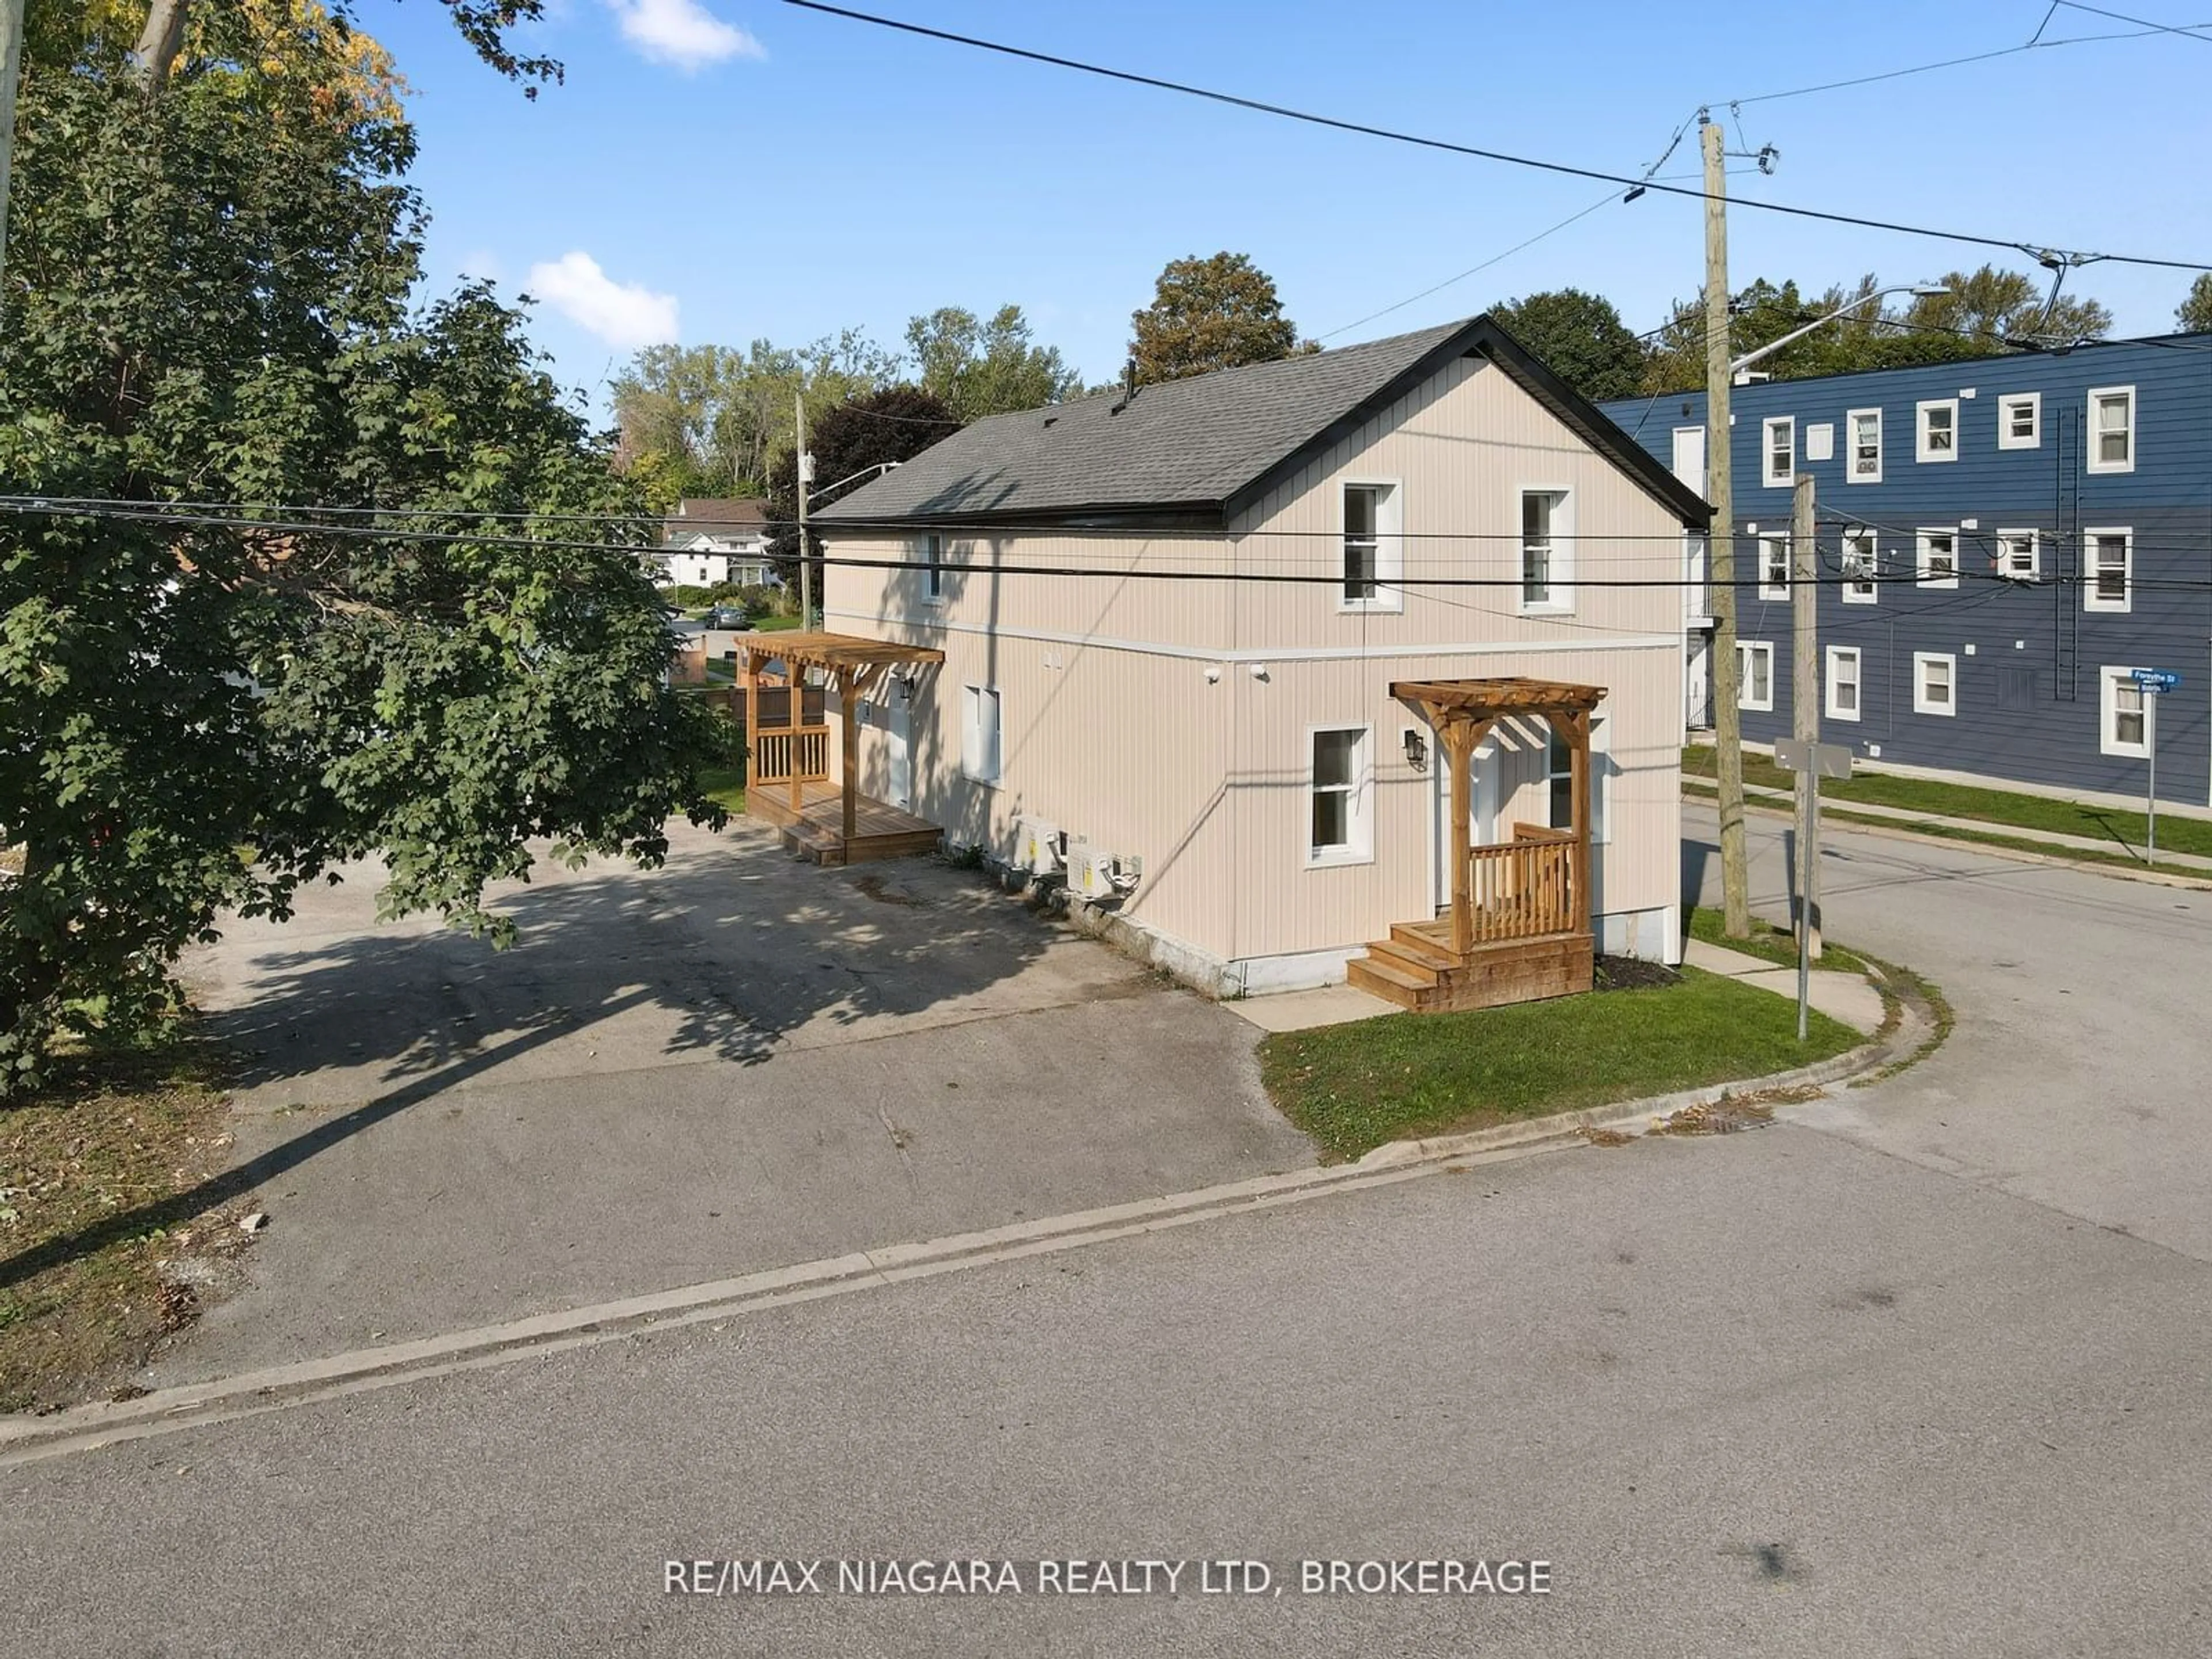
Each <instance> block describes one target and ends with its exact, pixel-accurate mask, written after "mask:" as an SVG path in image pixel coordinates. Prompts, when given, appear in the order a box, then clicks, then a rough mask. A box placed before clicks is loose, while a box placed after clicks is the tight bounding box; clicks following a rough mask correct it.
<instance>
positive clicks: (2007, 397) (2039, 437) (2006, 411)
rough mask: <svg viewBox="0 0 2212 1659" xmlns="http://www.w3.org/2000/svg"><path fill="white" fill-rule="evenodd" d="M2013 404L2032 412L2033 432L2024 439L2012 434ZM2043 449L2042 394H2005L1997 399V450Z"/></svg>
mask: <svg viewBox="0 0 2212 1659" xmlns="http://www.w3.org/2000/svg"><path fill="white" fill-rule="evenodd" d="M2014 404H2027V406H2028V408H2029V409H2030V410H2033V417H2032V418H2033V423H2034V426H2035V430H2034V431H2033V432H2031V433H2029V434H2028V435H2027V436H2026V437H2025V438H2015V437H2014V436H2013V435H2012V411H2013V405H2014ZM1997 447H1998V448H1999V449H2040V448H2041V447H2043V394H2042V393H2041V392H2004V393H2002V394H2001V395H2000V396H1999V397H1998V398H1997Z"/></svg>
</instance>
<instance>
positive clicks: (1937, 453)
mask: <svg viewBox="0 0 2212 1659" xmlns="http://www.w3.org/2000/svg"><path fill="white" fill-rule="evenodd" d="M1918 411H1919V417H1920V427H1919V438H1918V443H1917V447H1916V448H1915V449H1914V451H1913V456H1912V458H1913V459H1915V460H1917V461H1955V460H1957V459H1959V400H1958V399H1957V398H1941V399H1937V400H1934V401H1930V402H1928V403H1924V404H1920V405H1918Z"/></svg>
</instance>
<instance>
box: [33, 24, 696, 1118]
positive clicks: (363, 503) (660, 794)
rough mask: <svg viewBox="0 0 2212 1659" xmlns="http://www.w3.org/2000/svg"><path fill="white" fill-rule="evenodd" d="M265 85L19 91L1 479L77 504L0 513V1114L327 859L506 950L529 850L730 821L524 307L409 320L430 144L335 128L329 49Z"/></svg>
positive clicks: (599, 844)
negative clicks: (372, 868) (514, 888)
mask: <svg viewBox="0 0 2212 1659" xmlns="http://www.w3.org/2000/svg"><path fill="white" fill-rule="evenodd" d="M221 17H222V14H219V13H217V12H216V11H214V10H212V9H211V10H210V13H209V14H208V16H207V19H206V21H207V23H208V25H209V27H211V28H212V27H216V26H217V24H218V21H219V19H220V18H221ZM246 61H248V60H246V59H245V58H241V57H238V56H230V57H228V58H224V56H223V55H222V53H221V52H214V53H211V54H210V57H209V58H207V59H206V60H204V61H195V62H192V63H191V64H188V65H187V67H186V68H185V70H181V71H180V72H179V73H178V74H177V75H176V76H174V77H173V79H172V80H171V81H170V82H168V84H167V87H166V88H163V89H161V90H160V91H159V92H158V93H157V94H155V95H153V96H150V97H149V95H148V94H147V90H146V89H145V88H143V87H142V86H141V85H140V84H138V83H137V82H136V81H135V80H134V79H133V78H131V77H130V76H118V75H116V74H113V73H110V72H107V67H106V66H105V65H103V64H100V63H97V62H90V63H88V64H86V66H85V67H83V68H82V69H78V68H57V67H54V66H52V65H50V64H37V65H34V66H33V70H32V72H31V73H29V74H27V76H26V77H25V81H24V84H23V88H22V112H21V119H20V124H19V128H18V131H19V139H18V148H17V151H16V155H15V166H16V171H17V179H16V183H17V185H18V189H17V191H16V193H15V223H14V225H13V227H12V231H13V234H12V235H11V237H10V246H9V266H8V275H7V281H8V289H9V292H8V295H7V301H8V326H7V328H6V329H5V331H0V477H5V478H7V479H8V480H9V487H10V489H14V490H16V491H20V492H22V493H23V494H24V495H37V496H40V497H44V498H66V499H68V500H69V501H70V502H72V503H73V505H72V507H69V508H64V507H51V508H41V509H40V510H37V511H24V510H21V507H20V504H19V505H18V507H16V508H15V509H14V510H9V511H4V512H0V843H8V844H12V845H13V846H14V847H15V848H17V849H18V850H19V852H20V854H21V869H20V871H19V872H18V873H17V874H16V876H15V879H13V880H12V881H8V882H6V883H5V884H0V1089H5V1088H7V1087H9V1086H16V1085H21V1083H23V1082H24V1081H25V1080H26V1079H28V1078H31V1077H33V1076H35V1074H36V1073H37V1072H38V1070H39V1068H40V1061H41V1057H42V1055H43V1054H45V1053H46V1050H47V1048H48V1047H49V1045H50V1042H51V1040H52V1037H53V1036H54V1034H55V1033H56V1032H57V1031H58V1030H63V1029H69V1028H74V1029H95V1030H107V1031H127V1030H131V1029H133V1028H135V1027H137V1026H138V1025H140V1024H143V1022H145V1021H146V1020H148V1019H149V1018H153V1017H155V1015H156V1013H157V1012H159V1011H160V1010H161V1007H162V1006H164V1005H165V1003H166V1002H167V1000H168V999H169V997H170V996H171V994H172V991H173V987H172V981H171V979H170V971H169V970H170V968H171V966H172V964H173V962H174V960H175V958H176V957H177V955H178V953H179V951H181V950H182V949H183V947H184V946H185V945H187V944H189V943H191V942H192V941H193V940H195V939H206V938H209V937H211V936H212V932H213V929H214V928H215V927H216V922H217V919H218V918H219V917H220V916H221V915H222V913H223V911H224V910H225V909H226V908H233V907H234V908H237V909H239V910H240V911H241V912H242V913H244V914H246V915H273V916H278V917H281V916H283V915H285V914H286V913H287V909H288V906H289V902H290V898H291V896H292V894H293V893H294V892H295V890H296V889H297V887H298V886H299V884H301V883H302V882H304V881H307V880H309V879H312V878H314V877H316V876H317V875H318V874H319V873H321V872H325V871H326V870H328V869H330V868H331V866H334V865H336V864H337V863H339V862H340V861H343V860H350V859H354V858H356V857H359V856H362V855H364V854H369V853H372V852H376V853H380V854H382V855H383V857H384V860H385V861H386V867H387V871H388V878H387V879H386V884H385V886H384V888H383V889H382V892H381V903H382V908H384V910H385V912H386V914H389V915H398V914H404V913H406V912H409V911H416V910H431V911H435V912H437V913H439V914H441V915H444V916H446V917H447V918H448V919H449V920H451V921H454V922H456V923H458V924H460V925H464V926H466V927H472V928H475V929H478V930H489V931H490V932H491V933H493V935H494V937H495V939H497V938H498V937H500V936H501V934H502V933H503V932H504V931H505V925H504V924H503V923H501V921H498V920H497V919H496V918H495V917H493V916H491V915H489V914H487V913H486V911H485V910H484V909H483V905H482V902H481V901H482V895H483V890H484V887H485V885H486V884H487V883H489V882H490V881H492V880H494V879H496V878H507V877H514V876H520V875H522V874H524V873H526V872H527V871H528V869H529V868H530V866H531V863H532V840H533V839H534V838H539V837H543V838H546V839H550V840H551V841H552V842H554V843H555V844H556V850H562V849H566V850H568V852H570V853H572V854H573V853H574V852H576V851H579V850H583V849H588V850H592V851H598V852H602V853H607V854H630V855H633V856H635V857H637V858H639V859H641V860H648V861H649V860H655V859H658V858H659V857H660V856H662V855H663V854H665V848H666V841H665V830H664V828H663V826H664V823H665V820H666V818H667V817H669V816H670V815H671V813H674V812H678V811H684V812H688V813H690V815H691V816H692V817H694V818H695V819H698V820H702V821H708V822H714V821H719V818H720V811H719V809H717V808H714V806H713V805H711V803H709V802H708V800H707V799H706V798H705V797H704V795H703V794H702V792H701V791H700V790H699V789H698V788H697V787H696V783H695V781H694V780H695V778H696V771H697V769H698V767H699V766H700V765H701V764H702V763H704V762H706V761H707V760H708V758H709V757H711V756H713V755H714V754H715V753H717V752H719V751H720V750H723V749H724V747H725V744H724V742H723V739H722V738H720V735H719V733H718V732H717V729H716V726H715V723H714V720H713V719H712V717H711V716H709V715H708V714H706V713H705V712H704V711H703V710H701V709H699V708H696V706H695V705H694V704H692V703H690V702H687V701H686V700H685V699H684V698H683V697H681V696H679V695H678V694H677V693H675V692H672V691H671V690H667V689H666V688H665V686H664V684H663V680H664V677H665V671H666V667H667V665H668V662H669V659H670V641H669V639H668V637H667V634H666V630H665V623H664V621H663V618H662V616H661V613H660V611H659V599H658V596H657V594H656V592H654V590H653V586H652V583H651V581H650V580H649V579H648V577H647V575H646V574H645V573H644V571H643V570H642V568H641V562H640V561H639V558H638V556H637V554H636V553H635V548H636V547H637V546H639V545H641V544H643V543H644V542H645V541H646V539H647V536H648V534H649V532H650V531H651V529H652V528H653V526H652V523H651V520H649V519H648V518H647V514H646V513H645V510H644V506H643V503H642V502H641V501H639V500H638V499H637V496H636V495H635V491H634V490H632V489H630V488H629V486H628V485H627V484H626V483H623V481H622V480H620V479H619V478H618V477H616V476H615V475H614V474H613V472H612V471H611V468H610V466H609V465H608V457H607V455H606V453H605V451H604V448H603V447H601V446H599V445H598V444H595V443H594V442H593V441H592V439H591V437H590V435H589V434H588V432H587V429H586V427H585V425H584V422H583V421H582V419H581V417H580V416H579V415H578V414H577V413H576V412H575V411H574V410H573V409H571V408H569V407H568V405H567V404H564V402H563V401H562V398H560V396H559V395H558V394H557V392H556V388H555V386H553V384H552V382H551V381H550V380H549V379H548V377H547V376H546V375H545V374H544V373H543V371H542V370H541V369H540V368H538V365H537V362H536V361H535V359H534V357H533V355H532V352H531V350H530V348H529V347H528V345H527V343H526V341H525V339H524V337H523V335H522V333H521V329H520V320H521V319H520V317H519V316H518V315H517V313H513V312H512V311H509V310H507V309H506V308H504V307H501V306H500V305H499V304H497V303H496V302H495V301H494V300H493V298H492V297H491V295H490V294H489V292H488V291H487V290H484V289H477V288H471V289H463V290H461V291H460V292H459V294H457V295H454V296H453V297H452V298H450V299H447V300H446V301H442V302H441V303H439V304H436V305H434V306H431V307H428V309H427V310H424V311H420V312H417V311H415V310H412V309H410V292H411V290H412V289H413V287H414V285H415V283H416V281H417V280H418V278H419V276H420V259H419V252H420V246H419V239H420V234H421V229H422V216H421V213H420V210H419V207H418V204H416V199H415V197H413V195H412V194H411V192H410V191H408V190H406V189H405V188H404V186H403V185H401V183H400V182H399V174H400V171H401V169H402V168H403V167H404V166H405V164H406V162H407V161H408V160H409V158H410V155H411V153H412V145H411V139H410V136H409V135H408V133H407V131H406V130H405V128H404V126H402V125H399V124H398V122H397V121H395V120H393V119H392V118H389V117H388V116H386V115H382V114H380V113H378V112H375V111H374V110H373V109H369V108H367V107H363V106H358V105H340V104H334V103H333V101H332V100H331V98H330V97H329V96H328V95H327V94H329V91H330V88H331V80H332V77H336V76H342V75H343V73H345V66H344V64H343V60H342V59H340V58H337V57H336V56H335V55H333V56H332V57H331V58H330V59H329V60H328V63H327V65H326V69H325V73H324V74H323V75H322V76H317V75H314V74H311V73H308V72H307V69H308V67H309V59H308V56H307V55H306V54H305V53H303V55H302V57H301V59H300V60H299V63H300V70H299V72H295V73H287V74H283V75H264V74H258V73H256V72H254V71H252V70H250V69H246V68H243V67H235V68H234V67H224V66H223V65H224V64H225V63H226V62H227V63H228V64H233V65H239V64H245V63H246ZM246 102H250V104H251V108H250V109H249V108H246V107H242V104H243V103H246ZM341 107H343V109H344V111H345V114H344V116H343V118H332V112H333V110H334V109H339V108H341ZM187 500H189V501H231V502H239V503H262V504H283V506H281V507H267V508H258V507H249V508H233V509H231V510H228V511H226V512H222V513H207V512H204V511H200V510H197V509H193V508H189V507H180V506H176V505H174V503H177V502H179V501H187ZM332 508H339V509H345V511H344V512H343V515H340V514H337V513H332V512H331V511H330V509H332ZM494 513H496V514H501V515H506V514H515V515H519V516H518V517H517V518H516V519H515V520H513V521H510V520H507V519H506V518H504V517H501V518H500V519H497V520H493V519H490V518H488V517H487V516H486V515H489V514H494ZM552 513H561V514H589V515H598V514H606V515H611V516H609V517H608V518H606V519H605V520H593V519H584V520H557V521H556V520H550V519H542V520H541V519H533V518H532V517H530V516H527V515H538V514H552ZM242 847H243V848H251V849H252V853H253V854H254V856H253V857H252V860H251V861H247V860H242V859H241V858H240V848H242Z"/></svg>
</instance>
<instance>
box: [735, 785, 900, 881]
mask: <svg viewBox="0 0 2212 1659" xmlns="http://www.w3.org/2000/svg"><path fill="white" fill-rule="evenodd" d="M799 796H800V805H799V811H798V812H797V813H796V814H793V811H792V810H791V786H790V785H788V784H786V783H771V784H763V786H762V787H760V788H759V789H758V790H757V791H756V790H750V789H749V790H747V791H746V792H745V815H746V816H747V817H755V818H758V819H760V820H761V822H762V823H773V824H776V825H778V826H780V827H781V829H782V830H783V844H784V845H785V846H786V847H787V848H790V849H791V850H792V851H793V852H794V853H798V854H802V855H803V856H805V857H806V858H810V859H811V860H814V862H815V863H817V864H822V865H840V864H866V863H868V862H870V861H871V860H876V859H903V858H912V857H914V856H915V855H916V854H922V853H933V852H935V851H936V850H937V844H938V842H939V839H940V837H941V836H942V834H943V832H942V831H941V830H939V828H938V827H937V825H935V824H933V823H930V821H929V820H928V819H927V818H918V817H915V815H914V814H913V813H911V812H907V811H901V810H900V809H899V808H897V807H896V806H892V805H889V804H887V803H886V802H884V801H879V800H876V799H872V797H870V796H867V795H861V796H859V797H857V798H856V799H854V803H853V809H854V810H853V826H854V833H853V838H852V839H851V840H850V841H847V840H846V839H845V836H844V835H843V833H842V830H843V824H844V805H843V799H842V796H840V795H839V793H838V792H837V786H836V784H834V783H831V782H829V781H828V780H827V779H809V780H808V781H805V782H804V783H802V784H800V785H799Z"/></svg>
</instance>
